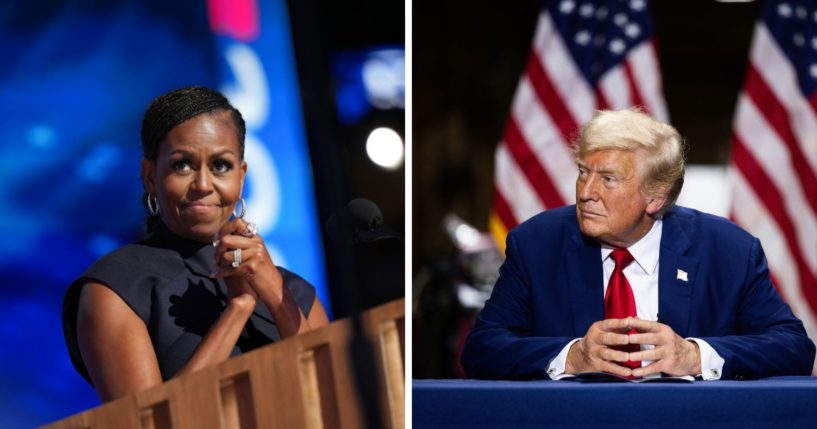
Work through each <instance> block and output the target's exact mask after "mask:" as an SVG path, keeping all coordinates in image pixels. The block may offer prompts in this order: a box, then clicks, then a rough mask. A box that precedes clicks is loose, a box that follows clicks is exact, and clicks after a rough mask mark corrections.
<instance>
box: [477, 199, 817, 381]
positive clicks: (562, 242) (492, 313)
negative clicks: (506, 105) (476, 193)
mask: <svg viewBox="0 0 817 429" xmlns="http://www.w3.org/2000/svg"><path fill="white" fill-rule="evenodd" d="M600 252H601V251H600V246H599V244H598V243H597V242H596V241H594V240H592V239H590V238H588V237H585V236H583V235H582V234H581V232H580V230H579V226H578V221H577V220H576V207H575V206H569V207H563V208H560V209H555V210H548V211H546V212H543V213H540V214H538V215H536V216H534V217H533V218H531V219H529V220H528V221H526V222H524V223H522V224H521V225H519V226H518V227H517V228H515V229H514V230H513V231H511V232H510V234H508V238H507V246H506V260H505V263H504V264H503V265H502V267H501V268H500V277H499V280H498V281H497V283H496V286H495V287H494V290H493V292H492V294H491V298H490V299H489V300H488V301H487V302H486V303H485V308H483V310H482V311H481V312H480V313H479V315H478V316H477V320H476V324H475V326H474V329H473V330H472V331H471V334H470V335H469V337H468V340H467V342H466V345H465V349H464V350H463V354H462V364H463V367H464V368H465V371H466V373H467V374H468V375H469V376H470V377H474V378H490V379H527V378H543V377H546V376H547V374H546V372H545V371H546V368H547V366H548V364H549V363H550V361H551V360H552V359H553V358H554V357H556V355H557V354H558V353H559V352H560V351H561V350H562V348H564V346H565V345H567V343H568V342H570V341H571V340H572V339H574V338H579V337H583V336H584V335H585V334H586V333H587V329H588V328H589V327H590V325H591V324H593V323H594V322H596V321H599V320H602V319H603V318H604V297H603V292H602V291H603V289H604V285H603V282H604V279H603V274H602V260H601V253H600ZM658 265H659V269H658V285H659V286H658V317H659V318H660V319H662V320H663V322H664V323H666V324H668V325H669V326H670V327H671V328H672V329H673V330H674V331H675V332H676V333H677V334H678V335H680V336H681V337H684V338H686V337H697V338H701V339H703V340H705V341H706V342H708V343H709V344H710V345H711V346H712V347H713V348H714V349H715V350H716V351H717V352H718V354H720V355H721V357H723V358H724V360H725V363H724V367H723V375H722V378H727V379H729V378H737V379H742V378H757V377H765V376H772V375H795V374H799V375H808V374H810V373H811V368H812V364H813V362H814V353H815V347H814V343H813V342H812V341H811V340H810V339H809V338H808V337H807V336H806V332H805V329H804V328H803V324H802V322H800V320H798V319H797V318H796V317H795V316H794V314H792V312H791V309H790V308H789V306H788V305H787V304H786V303H785V302H783V301H782V299H781V298H780V296H779V295H778V294H777V291H776V290H775V289H774V286H773V285H772V283H771V281H770V280H769V270H768V267H767V264H766V257H765V256H764V254H763V249H762V248H761V246H760V241H759V240H758V239H757V238H755V237H753V236H751V235H750V234H748V233H747V232H746V231H744V230H742V229H741V228H739V227H738V226H736V225H735V224H733V223H732V222H730V221H728V220H726V219H723V218H720V217H717V216H713V215H709V214H706V213H702V212H699V211H696V210H692V209H688V208H683V207H677V206H676V207H674V208H673V209H672V210H670V211H669V212H668V213H667V214H666V215H665V216H664V223H663V231H662V235H661V249H660V255H659V260H658ZM679 269H680V270H683V271H686V272H687V281H683V280H680V279H678V278H677V277H678V275H677V273H678V270H679Z"/></svg>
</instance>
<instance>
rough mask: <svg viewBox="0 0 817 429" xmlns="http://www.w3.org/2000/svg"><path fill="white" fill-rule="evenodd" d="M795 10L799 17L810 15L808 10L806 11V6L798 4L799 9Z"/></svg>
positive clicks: (803, 17) (804, 17)
mask: <svg viewBox="0 0 817 429" xmlns="http://www.w3.org/2000/svg"><path fill="white" fill-rule="evenodd" d="M795 11H796V13H797V17H798V18H800V19H806V17H807V16H808V12H806V8H804V7H803V6H797V9H795Z"/></svg>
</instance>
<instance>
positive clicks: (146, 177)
mask: <svg viewBox="0 0 817 429" xmlns="http://www.w3.org/2000/svg"><path fill="white" fill-rule="evenodd" d="M142 184H144V185H145V191H147V193H148V194H150V195H153V196H154V197H155V196H156V162H154V161H151V160H149V159H145V158H142Z"/></svg>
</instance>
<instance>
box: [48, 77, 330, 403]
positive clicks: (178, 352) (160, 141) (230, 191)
mask: <svg viewBox="0 0 817 429" xmlns="http://www.w3.org/2000/svg"><path fill="white" fill-rule="evenodd" d="M244 134H245V125H244V120H243V118H242V117H241V113H240V112H239V111H238V110H236V109H235V108H234V107H233V106H232V105H230V103H229V102H228V101H227V99H226V98H225V97H224V96H223V95H222V94H220V93H218V92H216V91H213V90H211V89H208V88H204V87H186V88H181V89H178V90H175V91H172V92H169V93H167V94H164V95H162V96H160V97H158V98H157V99H155V100H154V101H153V102H152V103H151V104H150V105H149V106H148V108H147V111H146V112H145V115H144V119H143V122H142V132H141V137H142V151H143V159H142V163H141V176H142V181H143V184H144V188H145V194H144V197H143V203H144V205H145V208H146V211H147V212H148V220H147V225H148V226H147V231H148V235H147V236H146V237H145V238H144V239H143V240H141V241H139V242H136V243H133V244H130V245H127V246H125V247H122V248H120V249H118V250H115V251H114V252H112V253H110V254H108V255H106V256H104V257H102V258H101V259H100V260H98V261H97V262H96V263H95V264H94V265H93V266H91V267H90V268H89V269H88V270H87V271H86V272H85V273H84V274H83V275H82V276H81V277H80V278H78V279H77V280H76V281H74V282H73V283H72V284H71V286H70V287H69V289H68V292H67V293H66V296H65V301H64V306H63V329H64V332H65V337H66V342H67V344H68V349H69V352H70V355H71V359H72V361H73V363H74V366H75V367H76V368H77V370H78V371H79V373H80V374H81V375H82V376H83V377H85V379H86V380H88V381H89V382H90V383H92V384H93V386H94V387H95V388H96V390H97V392H98V394H99V396H100V398H101V399H102V400H103V401H109V400H112V399H115V398H119V397H122V396H127V395H130V394H133V393H136V392H138V391H140V390H143V389H145V388H148V387H151V386H154V385H156V384H159V383H161V382H162V381H165V380H168V379H170V378H172V377H174V376H176V375H180V374H184V373H189V372H192V371H195V370H197V369H200V368H203V367H205V366H210V365H213V364H216V363H219V362H222V361H224V360H226V359H227V358H229V357H230V356H234V355H237V354H241V353H243V352H247V351H249V350H252V349H254V348H257V347H260V346H262V345H265V344H268V343H271V342H274V341H276V340H279V339H281V338H286V337H290V336H294V335H298V334H300V333H303V332H306V331H309V330H311V329H315V328H317V327H320V326H324V325H326V324H327V323H328V319H327V316H326V312H325V311H324V308H323V306H322V305H321V303H320V301H319V300H318V298H317V296H316V294H315V289H314V287H313V286H312V285H310V284H309V283H307V282H306V281H305V280H304V279H302V278H301V277H299V276H298V275H296V274H294V273H291V272H289V271H287V270H285V269H283V268H281V267H276V266H275V264H274V263H273V261H272V258H271V257H270V255H269V253H268V252H267V250H266V248H265V246H264V241H263V240H262V239H261V237H259V236H258V234H257V228H256V226H255V224H253V223H252V222H249V221H248V220H245V219H244V218H243V215H244V212H245V211H246V204H245V202H244V200H243V198H241V191H242V187H243V184H244V177H245V175H246V173H247V168H248V166H247V163H246V162H245V161H244Z"/></svg>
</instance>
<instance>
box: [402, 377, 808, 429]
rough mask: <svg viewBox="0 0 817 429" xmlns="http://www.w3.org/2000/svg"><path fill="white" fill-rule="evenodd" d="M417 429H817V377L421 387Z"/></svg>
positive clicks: (416, 399) (419, 383)
mask: <svg viewBox="0 0 817 429" xmlns="http://www.w3.org/2000/svg"><path fill="white" fill-rule="evenodd" d="M412 392H413V393H412V408H413V410H412V421H413V427H414V428H418V429H419V428H503V427H507V428H514V429H520V428H542V427H549V428H601V427H603V428H628V429H632V428H638V427H649V428H662V429H664V428H684V429H689V428H703V427H707V428H740V429H749V428H786V429H789V428H804V429H806V428H807V429H817V377H773V378H767V379H763V380H752V381H709V382H704V381H696V382H694V383H688V384H678V383H642V384H632V383H584V382H575V381H549V380H540V381H484V380H414V381H413V383H412Z"/></svg>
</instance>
